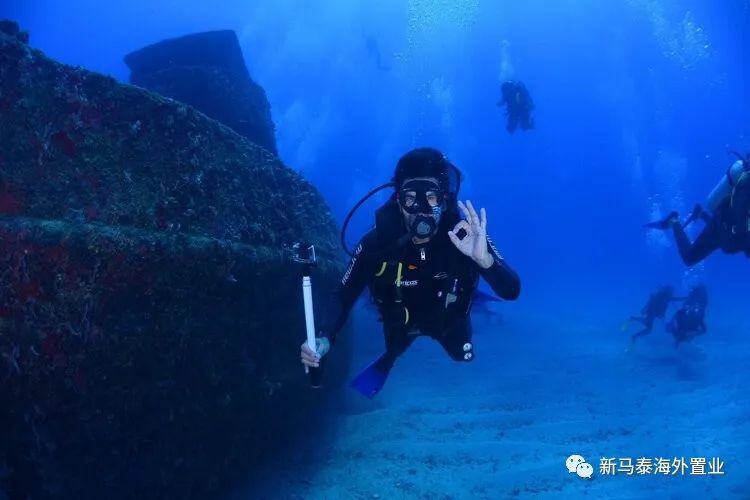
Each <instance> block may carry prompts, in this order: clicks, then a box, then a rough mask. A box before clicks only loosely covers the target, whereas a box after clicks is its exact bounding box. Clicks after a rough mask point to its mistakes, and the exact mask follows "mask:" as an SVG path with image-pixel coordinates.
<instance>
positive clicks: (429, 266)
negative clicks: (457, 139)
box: [301, 148, 521, 398]
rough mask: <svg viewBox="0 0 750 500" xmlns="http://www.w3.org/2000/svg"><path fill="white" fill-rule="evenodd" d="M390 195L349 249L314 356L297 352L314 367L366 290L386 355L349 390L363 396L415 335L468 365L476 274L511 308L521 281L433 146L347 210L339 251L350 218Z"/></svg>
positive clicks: (410, 157) (403, 162)
mask: <svg viewBox="0 0 750 500" xmlns="http://www.w3.org/2000/svg"><path fill="white" fill-rule="evenodd" d="M452 174H453V175H452ZM452 176H453V177H455V184H454V183H452V182H451V177H452ZM388 187H392V188H394V193H393V195H392V196H391V197H390V199H389V200H388V201H387V202H386V203H385V204H384V205H383V206H381V207H380V208H379V209H378V210H377V212H376V214H375V227H374V228H373V229H371V230H370V231H369V232H368V233H367V234H366V235H365V236H364V237H363V238H362V239H361V240H360V242H359V244H358V245H357V247H356V249H355V251H354V252H353V253H350V252H349V251H348V250H347V253H349V254H350V255H351V256H352V258H351V261H350V263H349V265H348V267H347V269H346V271H345V272H344V275H343V278H342V280H341V284H340V286H339V287H338V289H337V290H336V292H335V293H334V296H333V297H332V298H331V300H330V303H329V307H328V309H327V314H326V316H325V318H324V321H323V323H322V327H321V328H320V329H319V330H318V332H319V333H318V334H317V335H316V342H315V344H316V347H317V349H316V350H317V352H313V351H312V350H311V349H310V348H309V347H308V345H307V343H305V344H303V345H302V348H301V359H302V363H303V364H304V365H306V366H308V367H313V368H316V369H317V368H318V367H319V366H320V360H321V358H322V357H323V356H324V355H325V354H326V353H327V352H328V350H329V349H330V345H331V343H334V342H335V337H336V334H337V333H338V332H339V330H340V329H341V328H342V327H343V325H344V322H345V320H346V318H347V316H348V314H349V312H350V310H351V309H352V306H353V305H354V302H355V301H356V299H357V298H358V297H359V295H360V294H361V293H362V291H363V290H364V288H365V287H369V290H370V293H371V295H372V297H373V299H374V301H375V305H376V307H377V309H378V313H379V316H380V320H381V322H382V323H383V333H384V337H385V353H384V354H383V355H382V356H380V357H379V358H378V359H377V360H376V361H375V362H374V363H372V364H371V365H370V366H368V367H367V368H366V369H365V370H363V371H362V372H361V373H360V374H359V375H358V376H357V377H355V379H354V380H353V381H352V382H351V384H350V385H351V387H353V388H354V389H356V390H358V391H359V392H360V393H362V394H363V395H365V396H367V397H370V398H371V397H373V396H374V395H375V394H377V393H378V392H379V391H380V389H381V388H382V387H383V385H384V383H385V381H386V378H387V377H388V374H389V372H390V370H391V368H392V367H393V365H394V363H395V361H396V359H397V358H398V357H399V356H400V355H401V354H403V353H404V352H405V351H406V350H407V349H408V348H409V346H410V345H411V344H412V342H414V340H415V339H416V338H417V337H418V336H429V337H431V338H432V339H434V340H436V341H437V342H439V343H440V344H441V346H442V347H443V348H444V349H445V351H446V352H447V353H448V355H449V356H450V357H451V358H452V359H453V360H455V361H472V360H473V359H474V346H473V344H472V327H471V319H470V316H469V311H470V309H471V305H472V295H473V293H474V291H475V290H476V288H477V284H478V281H479V278H480V276H481V277H483V278H484V279H485V280H486V281H487V282H488V284H489V285H490V287H491V288H492V290H493V292H494V293H495V294H497V295H498V296H499V297H501V298H503V299H505V300H515V299H516V298H518V296H519V294H520V290H521V282H520V279H519V277H518V275H517V274H516V272H515V271H514V270H513V269H512V268H511V267H510V266H509V265H508V264H507V263H506V262H505V260H504V259H503V257H502V256H501V255H500V253H499V252H498V251H497V249H496V248H495V246H494V245H493V243H492V241H491V240H490V238H489V237H488V236H487V232H486V231H487V215H486V212H485V210H484V209H483V208H482V209H481V210H480V214H477V212H476V210H475V209H474V207H473V206H472V204H471V202H470V201H467V202H466V204H464V203H462V202H461V201H459V200H458V198H457V195H458V191H459V187H460V172H459V171H458V169H457V168H456V167H455V166H454V165H452V164H451V163H450V162H449V161H448V160H447V159H446V158H445V157H444V156H443V154H442V153H441V152H440V151H438V150H436V149H432V148H420V149H415V150H412V151H410V152H408V153H406V154H405V155H404V156H402V157H401V159H400V160H399V161H398V164H397V166H396V169H395V172H394V175H393V178H392V179H391V182H390V183H388V184H385V185H383V186H380V187H378V188H377V189H375V190H373V191H371V192H370V193H369V194H368V195H367V196H365V198H363V199H362V200H361V201H360V202H359V203H358V204H357V205H356V206H355V207H354V208H353V209H352V211H351V212H350V213H349V216H348V217H347V219H346V220H345V222H344V225H343V228H342V235H341V239H342V243H343V244H344V248H345V249H346V243H345V231H346V226H347V224H348V222H349V220H350V219H351V216H352V215H353V213H354V211H355V210H356V209H357V208H358V207H359V206H360V205H361V204H362V203H363V202H364V201H365V200H366V199H367V198H369V197H370V196H372V194H374V193H375V192H377V191H380V190H382V189H385V188H388ZM459 208H460V210H461V212H462V213H463V215H464V217H465V218H464V219H461V217H460V215H459Z"/></svg>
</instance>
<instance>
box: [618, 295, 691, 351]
mask: <svg viewBox="0 0 750 500" xmlns="http://www.w3.org/2000/svg"><path fill="white" fill-rule="evenodd" d="M673 300H679V299H675V298H674V296H673V295H672V288H671V287H664V288H661V289H660V290H658V291H657V292H655V293H653V294H651V296H650V297H649V299H648V302H647V303H646V305H645V306H643V309H641V314H642V315H643V316H631V317H630V319H631V320H634V321H638V322H640V323H643V326H644V328H643V330H641V331H640V332H637V333H635V334H633V337H632V341H633V342H635V341H636V339H637V338H638V337H643V336H644V335H648V334H649V333H651V330H652V329H653V327H654V321H655V320H656V319H657V318H661V319H664V315H665V314H666V313H667V308H668V307H669V303H670V302H672V301H673Z"/></svg>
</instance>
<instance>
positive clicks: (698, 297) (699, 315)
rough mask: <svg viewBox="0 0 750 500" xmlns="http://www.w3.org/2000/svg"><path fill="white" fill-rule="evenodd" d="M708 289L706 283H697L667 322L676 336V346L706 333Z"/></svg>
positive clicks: (669, 328)
mask: <svg viewBox="0 0 750 500" xmlns="http://www.w3.org/2000/svg"><path fill="white" fill-rule="evenodd" d="M707 307H708V290H706V287H705V285H697V286H695V287H694V288H693V289H692V290H690V293H689V294H688V296H687V297H686V298H685V302H683V304H682V307H681V308H680V309H679V310H678V311H677V312H676V313H675V315H674V317H673V318H672V319H671V320H670V322H669V323H668V324H667V331H668V332H670V333H671V334H672V336H673V337H674V346H675V348H676V347H678V346H679V345H680V342H687V341H689V340H692V339H694V338H695V337H696V336H698V335H703V334H704V333H706V323H705V318H706V308H707Z"/></svg>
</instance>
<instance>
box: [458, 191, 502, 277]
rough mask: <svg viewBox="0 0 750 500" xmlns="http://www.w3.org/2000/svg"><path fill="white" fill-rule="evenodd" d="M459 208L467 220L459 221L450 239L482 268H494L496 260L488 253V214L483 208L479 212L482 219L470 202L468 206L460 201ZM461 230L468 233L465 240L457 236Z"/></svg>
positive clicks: (467, 203) (467, 202) (467, 201)
mask: <svg viewBox="0 0 750 500" xmlns="http://www.w3.org/2000/svg"><path fill="white" fill-rule="evenodd" d="M458 207H459V208H460V209H461V212H463V214H464V217H465V220H462V221H459V223H458V224H456V227H454V228H453V230H452V231H448V237H449V238H450V239H451V241H452V242H453V244H454V245H455V246H456V248H458V249H459V250H460V251H461V253H462V254H464V255H466V256H467V257H470V258H471V259H472V260H473V261H474V262H476V263H477V264H478V265H479V266H480V267H482V268H484V269H488V268H489V267H491V266H492V263H493V262H494V258H493V257H492V255H491V254H490V253H489V251H487V212H485V210H484V208H482V209H481V210H480V211H479V212H480V213H481V218H480V216H478V215H477V211H476V210H474V206H473V205H472V204H471V201H469V200H466V205H464V204H463V203H462V202H461V201H459V202H458ZM461 229H463V230H464V231H466V236H464V238H463V239H459V238H458V236H456V233H457V232H458V231H459V230H461Z"/></svg>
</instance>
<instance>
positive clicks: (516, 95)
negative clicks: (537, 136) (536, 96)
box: [497, 80, 534, 134]
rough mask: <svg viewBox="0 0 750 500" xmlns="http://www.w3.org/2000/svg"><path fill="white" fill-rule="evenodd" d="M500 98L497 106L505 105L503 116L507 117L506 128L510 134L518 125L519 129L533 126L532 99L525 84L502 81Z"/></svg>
mask: <svg viewBox="0 0 750 500" xmlns="http://www.w3.org/2000/svg"><path fill="white" fill-rule="evenodd" d="M501 92H502V99H501V100H499V101H498V102H497V105H498V107H503V106H505V107H506V109H505V116H507V117H508V123H507V125H506V127H505V128H506V129H507V130H508V133H510V134H512V133H513V132H515V131H516V128H518V126H519V125H520V126H521V130H531V129H533V128H534V118H533V117H532V116H531V112H532V111H533V110H534V101H533V100H532V99H531V95H530V94H529V91H528V90H527V89H526V86H525V85H524V84H523V83H522V82H520V81H513V80H510V81H507V82H503V85H502V87H501Z"/></svg>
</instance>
